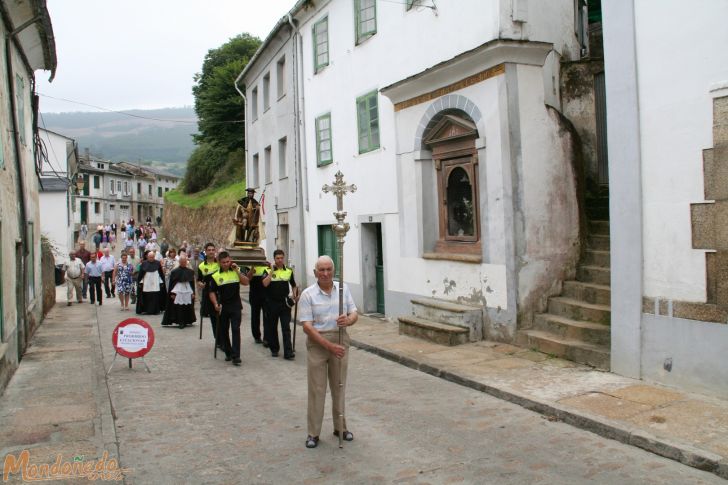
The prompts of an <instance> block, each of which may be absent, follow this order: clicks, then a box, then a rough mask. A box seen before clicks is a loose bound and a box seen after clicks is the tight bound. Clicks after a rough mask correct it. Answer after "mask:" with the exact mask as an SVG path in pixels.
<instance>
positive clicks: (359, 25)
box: [354, 0, 377, 44]
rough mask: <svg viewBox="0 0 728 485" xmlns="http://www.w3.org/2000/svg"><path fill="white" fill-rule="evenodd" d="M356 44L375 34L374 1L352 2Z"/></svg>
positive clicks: (375, 6)
mask: <svg viewBox="0 0 728 485" xmlns="http://www.w3.org/2000/svg"><path fill="white" fill-rule="evenodd" d="M354 14H355V20H356V43H357V44H360V43H362V42H364V41H365V40H367V39H368V38H369V37H371V36H373V35H374V34H376V33H377V2H376V0H354Z"/></svg>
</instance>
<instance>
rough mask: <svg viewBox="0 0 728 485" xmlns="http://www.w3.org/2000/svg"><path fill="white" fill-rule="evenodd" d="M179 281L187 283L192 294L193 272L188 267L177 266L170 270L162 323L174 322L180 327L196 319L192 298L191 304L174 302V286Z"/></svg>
mask: <svg viewBox="0 0 728 485" xmlns="http://www.w3.org/2000/svg"><path fill="white" fill-rule="evenodd" d="M181 283H187V284H189V285H190V289H191V290H192V291H193V295H194V291H195V288H194V284H195V272H194V271H193V270H191V269H190V268H182V267H179V268H176V269H174V270H172V272H171V273H170V274H169V301H168V302H167V310H166V311H165V312H164V318H163V319H162V325H173V324H175V323H176V324H177V325H179V326H180V328H184V327H185V326H187V325H192V323H193V322H195V321H197V317H196V316H195V305H194V300H192V304H191V305H177V304H175V303H174V298H175V294H174V289H175V286H176V285H178V284H181Z"/></svg>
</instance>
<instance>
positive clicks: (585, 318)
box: [517, 197, 611, 370]
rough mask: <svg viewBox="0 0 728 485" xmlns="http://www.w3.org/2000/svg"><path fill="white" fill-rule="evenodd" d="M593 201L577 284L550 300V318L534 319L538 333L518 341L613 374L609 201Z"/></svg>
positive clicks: (525, 334)
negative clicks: (610, 352)
mask: <svg viewBox="0 0 728 485" xmlns="http://www.w3.org/2000/svg"><path fill="white" fill-rule="evenodd" d="M605 198H606V199H607V200H606V205H605V202H604V200H603V199H605ZM590 202H591V203H590ZM590 202H589V201H588V202H587V214H588V216H589V217H590V219H591V220H590V221H589V236H588V238H587V249H586V252H585V253H584V256H583V257H582V260H581V261H580V263H579V266H578V267H577V271H576V280H573V281H565V282H564V285H563V291H562V293H561V295H559V296H555V297H551V298H549V302H548V309H547V313H541V314H538V315H536V316H535V317H534V322H533V328H531V329H528V330H521V331H519V332H518V335H517V342H518V344H519V345H522V346H524V347H529V348H532V349H535V350H538V351H540V352H544V353H547V354H551V355H555V356H557V357H562V358H565V359H569V360H573V361H575V362H579V363H582V364H587V365H590V366H592V367H596V368H598V369H604V370H609V351H610V339H611V328H610V321H611V308H610V302H611V290H610V251H609V250H610V246H609V220H608V217H609V212H608V210H609V205H608V197H599V198H598V199H597V200H596V201H590ZM605 216H606V217H605ZM597 218H599V219H601V220H598V219H597Z"/></svg>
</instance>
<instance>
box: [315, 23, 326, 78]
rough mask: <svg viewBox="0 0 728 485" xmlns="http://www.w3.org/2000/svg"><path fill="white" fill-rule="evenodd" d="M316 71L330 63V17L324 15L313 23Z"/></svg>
mask: <svg viewBox="0 0 728 485" xmlns="http://www.w3.org/2000/svg"><path fill="white" fill-rule="evenodd" d="M313 65H314V72H315V73H316V72H319V71H321V69H323V68H324V67H326V66H328V65H329V18H328V17H324V18H322V19H321V20H319V21H318V22H316V23H315V24H313Z"/></svg>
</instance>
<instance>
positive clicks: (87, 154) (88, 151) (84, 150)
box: [83, 147, 91, 162]
mask: <svg viewBox="0 0 728 485" xmlns="http://www.w3.org/2000/svg"><path fill="white" fill-rule="evenodd" d="M83 153H84V155H85V156H86V161H87V162H90V161H91V150H89V148H88V147H86V148H84V149H83Z"/></svg>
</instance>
